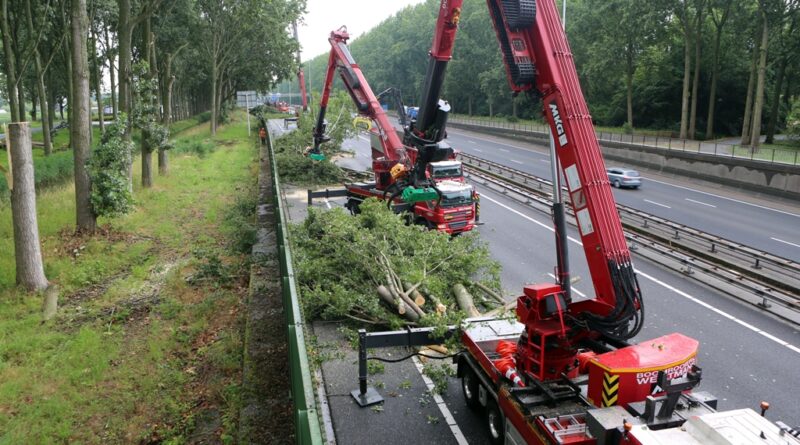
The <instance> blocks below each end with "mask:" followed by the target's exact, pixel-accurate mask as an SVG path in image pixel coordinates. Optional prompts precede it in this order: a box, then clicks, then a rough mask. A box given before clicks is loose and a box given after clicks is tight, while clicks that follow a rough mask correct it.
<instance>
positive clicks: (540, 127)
mask: <svg viewBox="0 0 800 445" xmlns="http://www.w3.org/2000/svg"><path fill="white" fill-rule="evenodd" d="M448 122H449V123H452V124H462V125H472V126H478V127H486V128H498V129H503V130H512V131H515V132H518V133H528V134H531V135H536V136H541V137H544V138H546V137H548V136H547V135H548V132H549V129H548V128H547V126H546V125H544V124H537V123H533V122H503V121H493V120H485V119H476V118H469V117H464V116H454V115H451V116H450V117H448ZM595 133H596V134H597V138H598V140H599V141H600V142H601V143H602V142H613V143H623V144H630V145H639V146H643V147H650V148H658V149H662V150H671V151H683V152H689V153H702V154H706V155H712V156H720V157H725V158H736V159H749V160H753V161H761V162H767V163H770V164H788V165H799V164H800V150H794V149H780V148H771V147H762V148H758V149H756V150H753V149H752V148H751V147H748V146H742V145H737V144H726V143H720V142H705V141H695V140H689V139H678V138H673V137H670V136H665V135H659V134H656V135H655V136H653V135H646V134H625V133H611V132H605V131H596V132H595Z"/></svg>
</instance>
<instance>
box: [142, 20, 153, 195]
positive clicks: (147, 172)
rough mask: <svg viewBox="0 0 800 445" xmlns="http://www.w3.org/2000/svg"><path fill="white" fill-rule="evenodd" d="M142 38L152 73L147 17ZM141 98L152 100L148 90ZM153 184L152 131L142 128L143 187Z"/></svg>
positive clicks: (148, 21) (148, 74)
mask: <svg viewBox="0 0 800 445" xmlns="http://www.w3.org/2000/svg"><path fill="white" fill-rule="evenodd" d="M142 38H143V40H144V42H143V43H144V45H143V46H144V53H145V61H146V62H147V64H148V66H149V69H150V70H151V71H150V73H152V69H153V67H152V65H151V63H152V59H151V58H150V56H151V51H150V49H151V48H150V46H151V45H152V44H153V43H152V42H153V41H152V40H151V36H150V19H149V18H148V19H146V20H145V21H144V32H143V33H142ZM150 73H147V74H146V76H148V77H149V76H150ZM139 99H140V100H144V101H145V102H148V103H149V102H150V101H152V97H150V94H149V92H148V94H147V97H144V98H142V97H139ZM152 186H153V147H151V146H150V132H149V131H147V130H145V129H142V187H144V188H150V187H152Z"/></svg>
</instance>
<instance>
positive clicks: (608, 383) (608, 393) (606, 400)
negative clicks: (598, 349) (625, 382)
mask: <svg viewBox="0 0 800 445" xmlns="http://www.w3.org/2000/svg"><path fill="white" fill-rule="evenodd" d="M618 398H619V376H618V375H615V374H609V373H607V372H604V373H603V406H604V407H605V406H614V405H616V404H617V399H618Z"/></svg>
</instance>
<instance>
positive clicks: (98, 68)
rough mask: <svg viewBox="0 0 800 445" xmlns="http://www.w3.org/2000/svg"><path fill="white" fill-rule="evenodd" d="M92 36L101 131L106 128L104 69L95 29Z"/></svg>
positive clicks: (95, 91) (98, 118) (95, 89)
mask: <svg viewBox="0 0 800 445" xmlns="http://www.w3.org/2000/svg"><path fill="white" fill-rule="evenodd" d="M91 36H92V38H91V39H90V40H89V41H90V42H91V43H92V62H93V68H94V74H95V76H94V93H95V95H96V96H95V98H96V99H97V120H98V122H99V123H100V133H101V134H102V133H103V130H104V129H105V126H106V125H105V124H106V123H105V117H104V116H103V91H102V89H101V87H100V85H102V80H103V69H102V67H101V63H100V58H99V57H97V33H96V32H94V29H92V31H91Z"/></svg>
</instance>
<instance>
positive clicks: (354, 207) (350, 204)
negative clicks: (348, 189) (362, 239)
mask: <svg viewBox="0 0 800 445" xmlns="http://www.w3.org/2000/svg"><path fill="white" fill-rule="evenodd" d="M359 204H360V203H359V201H358V200H355V199H348V200H347V204H345V207H347V210H350V214H351V215H353V216H355V215H358V214H359V213H361V209H360V208H359V206H358V205H359Z"/></svg>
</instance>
